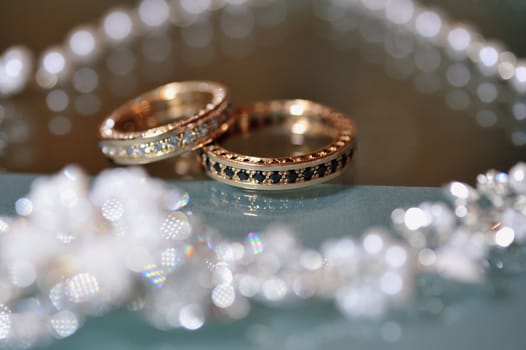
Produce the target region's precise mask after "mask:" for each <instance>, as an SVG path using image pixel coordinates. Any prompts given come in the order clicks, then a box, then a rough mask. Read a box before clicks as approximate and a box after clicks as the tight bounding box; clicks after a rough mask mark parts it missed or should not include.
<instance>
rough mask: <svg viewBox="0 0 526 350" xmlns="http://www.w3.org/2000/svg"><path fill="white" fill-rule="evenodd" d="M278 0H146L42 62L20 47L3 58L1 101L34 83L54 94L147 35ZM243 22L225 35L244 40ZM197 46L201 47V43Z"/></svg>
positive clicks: (91, 27) (72, 37)
mask: <svg viewBox="0 0 526 350" xmlns="http://www.w3.org/2000/svg"><path fill="white" fill-rule="evenodd" d="M273 1H274V0H142V1H140V2H139V3H138V5H137V6H136V7H134V8H128V7H118V8H114V9H111V10H110V11H108V12H107V13H106V14H105V15H104V16H103V17H102V19H101V20H100V22H99V23H91V24H86V25H80V26H78V27H76V28H74V29H73V30H71V32H70V33H69V34H68V35H67V37H66V39H65V40H64V42H63V43H62V44H59V45H54V46H51V47H48V48H47V49H45V50H44V51H43V52H42V53H40V54H38V55H37V57H35V55H34V54H33V53H32V52H31V50H29V49H28V48H27V47H24V46H20V45H15V46H13V47H10V48H8V49H6V50H5V51H4V52H3V53H1V54H0V98H1V97H4V98H5V97H9V96H13V95H16V94H19V93H22V92H23V91H24V90H25V89H26V88H27V87H28V86H30V85H32V84H33V83H35V84H36V86H37V87H39V88H41V89H44V90H49V89H52V88H54V87H55V86H57V85H60V84H61V83H64V82H67V81H69V80H70V79H71V75H72V73H73V72H74V71H75V67H78V66H82V65H86V64H91V63H93V62H95V61H96V60H97V58H98V57H100V55H101V54H102V53H103V52H105V50H106V49H107V48H112V47H118V46H122V45H126V44H128V43H130V42H131V41H133V40H134V39H135V38H137V37H140V36H144V35H145V34H148V33H151V32H156V31H162V30H165V29H166V28H167V27H169V26H177V27H189V26H190V25H192V24H193V23H195V22H196V21H198V20H200V19H201V18H202V17H203V16H209V15H210V13H211V12H213V11H216V10H219V9H221V8H225V7H226V8H230V9H231V10H232V9H234V8H242V7H243V6H254V7H262V6H265V5H267V4H269V3H272V2H273ZM242 27H243V25H242V23H238V25H236V24H235V23H228V24H227V25H226V26H225V28H224V29H225V30H227V31H229V33H231V34H232V35H237V36H239V35H243V33H240V32H239V30H238V29H240V28H241V29H242ZM196 45H197V43H196Z"/></svg>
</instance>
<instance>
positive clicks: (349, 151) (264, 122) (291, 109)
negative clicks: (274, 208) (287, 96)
mask: <svg viewBox="0 0 526 350" xmlns="http://www.w3.org/2000/svg"><path fill="white" fill-rule="evenodd" d="M269 127H275V130H276V131H277V132H278V133H281V134H283V133H286V136H288V137H289V139H290V140H291V142H292V143H293V144H298V145H299V144H301V140H302V139H303V138H305V137H309V136H316V135H318V136H323V137H324V138H325V140H328V141H327V142H326V143H325V144H323V145H321V146H319V147H318V148H317V149H315V150H313V151H301V150H300V151H299V152H296V153H292V154H291V155H288V156H278V157H269V156H263V155H259V154H258V155H257V156H255V155H250V154H245V152H234V151H232V150H230V149H228V148H229V147H227V146H225V144H226V143H229V142H230V143H232V138H235V137H238V138H241V140H242V139H243V138H245V140H246V141H247V142H249V143H250V142H252V143H254V142H259V141H257V140H256V138H254V135H253V133H254V132H256V131H257V130H259V129H261V128H269ZM282 136H283V135H282ZM355 138H356V129H355V126H354V124H353V123H352V121H351V120H350V119H349V118H347V117H346V116H345V115H343V114H342V113H339V112H337V111H335V110H333V109H331V108H329V107H326V106H323V105H321V104H318V103H315V102H312V101H307V100H285V101H270V102H260V103H255V104H252V105H250V106H247V107H245V108H242V109H240V110H239V111H237V112H236V113H235V114H234V115H233V125H232V127H231V128H230V130H229V131H228V132H227V133H226V134H225V135H224V137H223V138H221V139H219V140H217V141H216V142H214V143H213V144H210V145H207V146H205V147H204V148H203V153H202V163H203V166H204V168H205V170H206V172H207V174H208V175H209V176H210V177H211V178H213V179H215V180H218V181H221V182H224V183H226V184H229V185H232V186H237V187H241V188H245V189H252V190H284V189H293V188H300V187H305V186H310V185H314V184H317V183H321V182H325V181H329V180H331V179H333V178H334V177H336V176H338V175H340V174H341V173H342V171H343V170H344V169H345V168H346V167H347V166H348V165H349V163H350V162H351V160H352V158H353V154H354V149H355ZM278 139H279V138H278ZM261 140H262V141H261V144H259V145H258V146H262V145H263V144H266V147H268V148H274V149H278V150H279V149H280V148H281V149H284V148H285V146H284V145H282V144H280V142H279V141H273V140H272V137H269V138H267V139H261ZM282 140H283V139H281V141H282ZM298 141H299V142H298ZM258 148H261V147H258ZM247 153H250V152H247Z"/></svg>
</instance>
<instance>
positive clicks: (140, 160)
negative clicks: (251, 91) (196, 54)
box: [99, 81, 230, 165]
mask: <svg viewBox="0 0 526 350" xmlns="http://www.w3.org/2000/svg"><path fill="white" fill-rule="evenodd" d="M229 122H230V105H229V96H228V90H227V88H226V87H225V86H224V85H222V84H219V83H216V82H210V81H186V82H176V83H170V84H167V85H163V86H161V87H159V88H157V89H155V90H152V91H150V92H148V93H146V94H144V95H141V96H140V97H138V98H136V99H134V100H132V101H129V102H128V103H126V104H124V105H123V106H121V107H119V108H118V109H117V110H115V111H114V112H113V113H112V114H111V115H110V116H109V117H108V118H107V119H106V120H104V121H103V122H102V125H101V127H100V130H99V134H100V138H101V142H100V148H101V151H102V153H103V154H104V155H105V156H106V157H108V158H111V159H113V161H115V162H116V163H118V164H127V165H129V164H146V163H151V162H155V161H158V160H162V159H166V158H169V157H173V156H177V155H180V154H182V153H185V152H188V151H192V150H195V149H198V148H201V147H203V146H204V145H206V144H208V143H210V142H212V141H213V140H214V139H216V138H217V137H219V136H220V135H222V134H223V133H225V132H226V131H227V130H228V127H229Z"/></svg>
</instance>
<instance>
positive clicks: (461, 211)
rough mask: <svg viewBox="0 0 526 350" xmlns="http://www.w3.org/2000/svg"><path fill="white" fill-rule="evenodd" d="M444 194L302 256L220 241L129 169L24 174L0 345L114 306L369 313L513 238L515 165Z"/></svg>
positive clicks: (6, 230) (523, 178)
mask: <svg viewBox="0 0 526 350" xmlns="http://www.w3.org/2000/svg"><path fill="white" fill-rule="evenodd" d="M130 188H133V189H134V190H133V191H129V189H130ZM444 191H445V193H446V194H447V195H448V196H449V198H451V205H448V204H445V203H422V204H420V205H419V206H417V207H413V208H408V209H396V210H394V211H393V212H392V221H393V224H394V230H393V231H388V230H387V229H383V228H371V229H369V230H367V231H366V232H365V233H364V234H363V235H362V236H361V237H360V238H356V236H348V237H343V238H338V239H329V240H327V241H325V242H324V243H323V244H322V245H321V249H319V250H314V249H310V248H305V247H303V246H302V245H301V243H300V242H299V241H298V240H297V239H296V237H295V235H294V233H293V232H292V231H291V230H290V229H288V228H287V227H281V226H280V227H277V226H274V227H269V228H268V229H267V230H266V231H265V232H261V233H257V232H250V233H248V234H247V237H246V240H245V241H239V242H235V241H230V240H227V239H225V238H224V237H222V236H221V235H220V234H219V233H218V232H216V231H215V230H214V229H212V228H210V227H207V226H206V225H204V224H202V223H201V222H200V220H198V219H197V218H196V217H195V216H194V215H192V212H191V211H188V209H187V205H188V203H189V195H188V193H182V192H181V191H179V190H178V189H177V188H174V187H171V186H169V185H167V184H166V183H164V182H162V181H160V180H157V179H153V178H150V177H148V176H147V175H146V173H145V172H144V171H143V170H142V169H140V168H128V169H113V170H107V171H105V172H103V173H102V174H100V175H99V176H98V177H97V178H96V179H95V180H94V182H93V185H92V186H91V187H90V182H89V179H88V177H87V175H85V174H84V173H83V172H82V171H80V170H79V169H78V168H75V167H68V168H66V169H64V170H63V171H62V172H61V173H59V174H57V175H55V176H51V177H48V178H39V179H37V180H35V182H34V183H33V186H32V189H31V192H30V193H29V194H28V195H27V196H26V197H23V198H20V199H18V200H17V201H16V203H15V209H16V212H17V214H18V216H16V217H2V218H0V266H1V267H0V341H1V342H2V345H9V346H17V347H27V346H31V345H34V344H36V343H38V342H41V341H45V340H48V339H49V338H50V337H55V338H64V337H68V336H70V335H72V334H74V333H75V332H76V330H77V329H78V328H79V327H80V326H81V325H82V323H83V322H84V320H85V318H86V317H89V316H98V315H103V314H105V313H108V312H109V311H111V310H113V309H115V308H121V307H123V306H126V307H128V309H130V310H131V311H142V313H143V314H144V315H145V316H146V318H147V319H148V320H149V321H150V322H151V324H152V325H154V326H155V327H157V328H160V329H171V328H184V329H188V330H195V329H198V328H200V327H202V326H203V324H204V323H205V320H206V318H208V317H212V316H213V317H216V318H224V319H240V318H243V317H245V316H246V315H247V314H248V312H249V310H250V306H251V303H250V301H251V300H253V301H258V302H263V303H265V304H269V305H280V304H281V303H284V302H290V301H292V300H307V299H312V298H316V299H322V300H333V301H334V304H335V305H336V307H337V308H338V309H339V310H340V311H341V312H342V313H343V314H344V315H346V316H348V317H351V318H356V317H365V318H378V317H382V316H383V315H384V314H385V313H386V312H387V311H388V310H389V309H391V308H392V307H396V306H399V305H402V304H405V303H406V302H408V301H409V300H411V297H413V296H414V295H415V293H418V289H417V288H416V287H415V281H416V278H417V276H418V275H419V274H422V273H426V274H436V275H439V276H441V277H443V278H446V279H452V280H455V281H459V282H461V283H479V282H481V281H483V280H484V278H485V270H486V269H487V268H488V265H487V261H488V259H489V256H490V254H492V252H493V251H495V250H497V251H502V250H506V249H509V248H510V247H512V246H516V245H519V244H523V243H524V242H525V241H526V163H519V164H517V165H516V166H514V167H513V168H512V169H511V170H510V172H509V174H506V173H502V172H496V171H489V172H487V173H486V174H482V175H479V177H478V178H477V188H476V189H475V188H471V187H470V186H469V185H466V184H463V183H459V182H453V183H450V184H449V185H447V186H445V187H444ZM488 204H490V205H488ZM397 237H398V238H397Z"/></svg>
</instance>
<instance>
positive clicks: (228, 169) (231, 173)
mask: <svg viewBox="0 0 526 350" xmlns="http://www.w3.org/2000/svg"><path fill="white" fill-rule="evenodd" d="M225 174H226V176H228V177H229V178H230V179H231V178H233V177H234V170H232V168H231V167H229V166H227V167H226V168H225Z"/></svg>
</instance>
